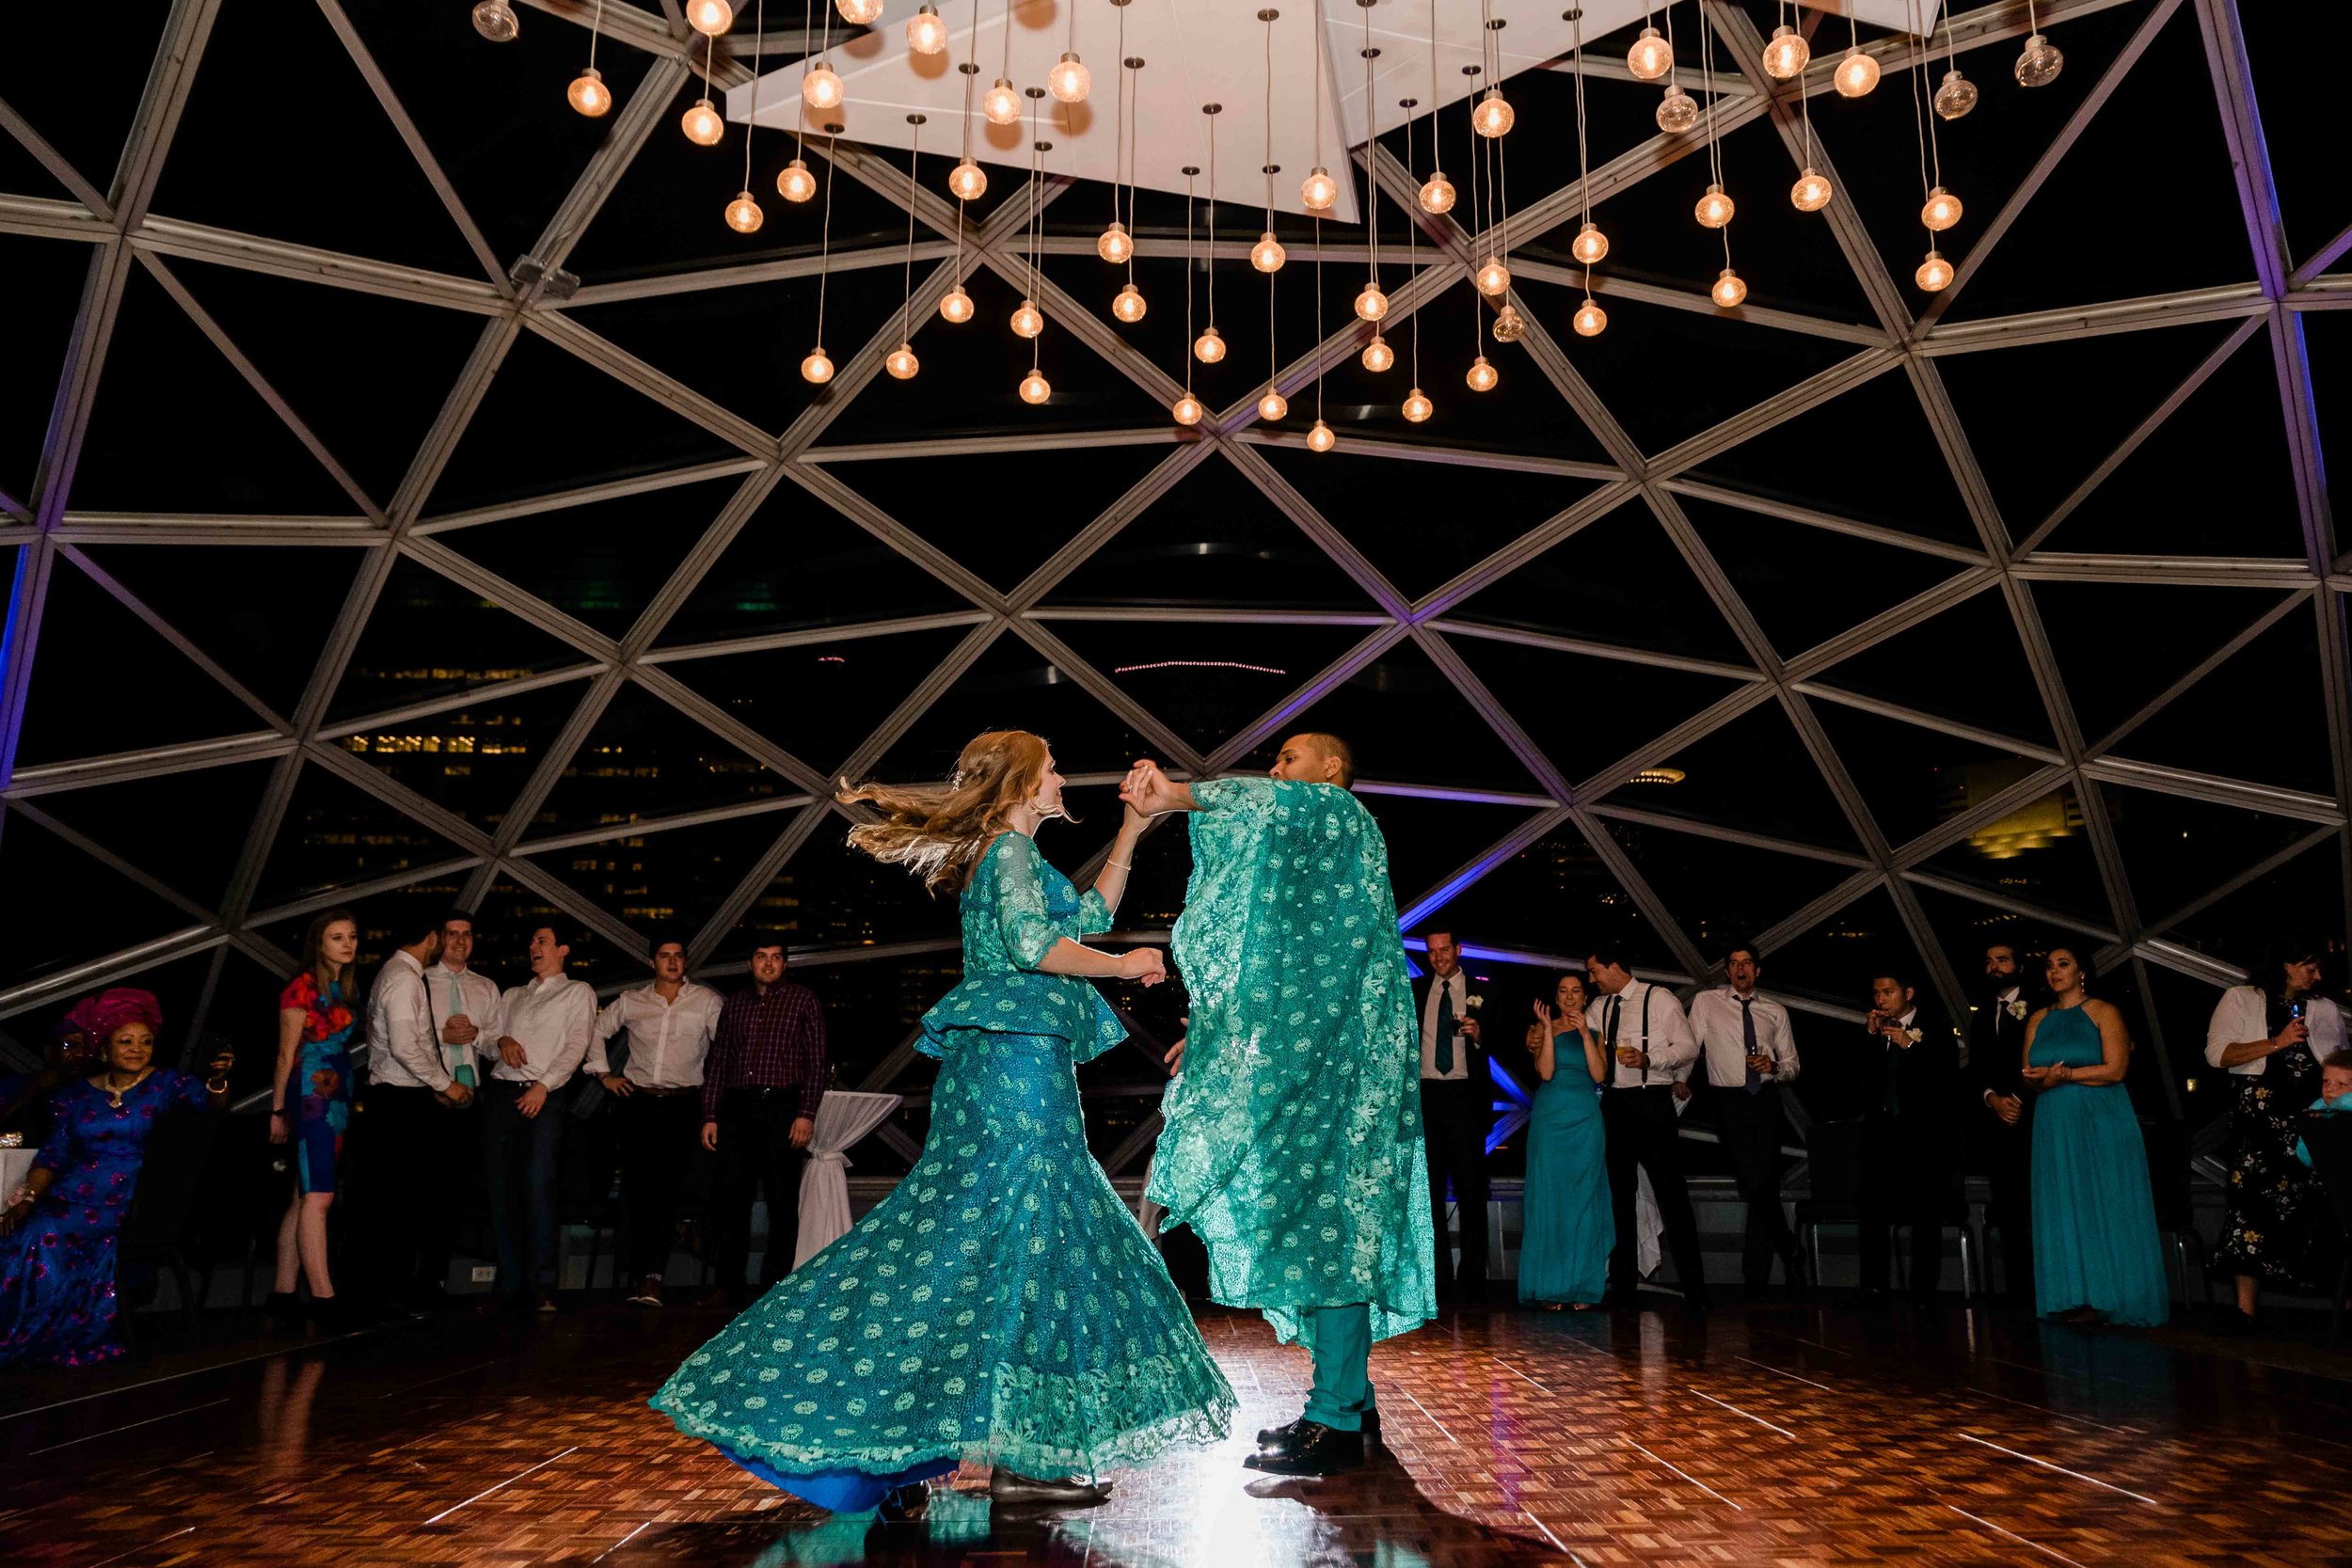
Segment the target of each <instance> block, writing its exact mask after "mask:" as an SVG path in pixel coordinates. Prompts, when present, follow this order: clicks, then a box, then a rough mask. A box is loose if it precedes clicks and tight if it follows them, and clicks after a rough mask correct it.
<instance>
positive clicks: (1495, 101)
mask: <svg viewBox="0 0 2352 1568" xmlns="http://www.w3.org/2000/svg"><path fill="white" fill-rule="evenodd" d="M1518 118H1519V117H1518V115H1517V114H1516V113H1514V112H1513V111H1512V108H1511V103H1510V101H1509V100H1508V99H1506V98H1504V97H1503V96H1502V88H1501V87H1488V88H1487V89H1486V97H1484V98H1482V99H1480V100H1479V101H1478V107H1477V108H1475V109H1473V110H1471V111H1470V125H1471V126H1472V127H1473V128H1474V129H1475V130H1476V131H1477V132H1478V134H1479V135H1482V136H1500V135H1502V134H1503V133H1505V132H1507V131H1509V130H1510V129H1511V126H1512V122H1513V121H1515V120H1517V119H1518Z"/></svg>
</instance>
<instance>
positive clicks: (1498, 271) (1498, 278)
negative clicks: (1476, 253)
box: [1471, 256, 1511, 299]
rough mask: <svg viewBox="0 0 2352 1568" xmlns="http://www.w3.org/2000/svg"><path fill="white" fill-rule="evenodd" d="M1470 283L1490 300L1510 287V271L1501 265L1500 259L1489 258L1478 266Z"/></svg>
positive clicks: (1495, 257) (1497, 257)
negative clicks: (1475, 285) (1476, 286)
mask: <svg viewBox="0 0 2352 1568" xmlns="http://www.w3.org/2000/svg"><path fill="white" fill-rule="evenodd" d="M1471 281H1472V282H1474V283H1476V284H1477V285H1478V292H1479V293H1482V294H1485V295H1486V297H1487V298H1488V299H1492V298H1494V297H1495V296H1496V295H1498V294H1500V293H1504V292H1505V291H1506V290H1508V289H1509V288H1510V287H1511V269H1510V268H1509V267H1506V266H1504V265H1503V264H1502V257H1500V256H1489V257H1487V258H1486V260H1485V261H1481V262H1480V263H1479V264H1478V271H1477V272H1476V273H1474V274H1473V275H1472V276H1471Z"/></svg>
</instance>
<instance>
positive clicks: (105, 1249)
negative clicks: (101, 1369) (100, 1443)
mask: <svg viewBox="0 0 2352 1568" xmlns="http://www.w3.org/2000/svg"><path fill="white" fill-rule="evenodd" d="M69 1022H70V1023H71V1024H72V1028H73V1030H74V1031H75V1032H78V1033H79V1034H81V1035H82V1036H83V1037H84V1038H86V1039H88V1040H91V1041H94V1042H96V1044H97V1046H98V1049H99V1064H100V1065H99V1069H98V1070H97V1071H96V1072H95V1073H93V1074H92V1075H91V1076H89V1077H87V1078H85V1079H80V1080H78V1081H76V1082H74V1083H71V1084H68V1085H66V1086H65V1087H63V1088H62V1089H60V1090H58V1091H57V1093H56V1096H55V1098H54V1099H53V1100H52V1101H51V1108H52V1110H53V1112H54V1114H55V1116H56V1125H55V1126H54V1127H53V1128H52V1129H51V1130H50V1135H49V1138H48V1140H47V1141H46V1142H44V1143H43V1144H42V1145H41V1146H40V1155H39V1156H38V1157H37V1158H36V1159H35V1160H34V1162H33V1170H32V1174H31V1175H30V1176H28V1177H26V1178H25V1180H24V1196H21V1197H17V1198H15V1199H13V1200H12V1201H10V1202H9V1204H8V1207H7V1208H6V1209H0V1238H5V1239H0V1366H8V1365H12V1364H13V1363H16V1362H20V1361H48V1362H54V1363H57V1364H59V1365H63V1366H69V1367H82V1366H87V1365H89V1364H90V1363H91V1362H93V1361H104V1360H107V1359H110V1358H111V1357H114V1356H118V1355H120V1354H122V1346H121V1344H120V1343H119V1342H118V1341H117V1340H116V1338H115V1332H114V1330H115V1300H116V1298H115V1244H116V1242H117V1241H118V1239H119V1237H120V1235H121V1232H122V1219H123V1215H124V1214H125V1213H126V1212H128V1211H129V1209H130V1207H131V1199H132V1198H133V1197H134V1196H136V1195H137V1193H138V1184H139V1168H140V1166H141V1164H143V1163H144V1162H145V1159H146V1150H147V1139H148V1134H150V1133H151V1132H153V1131H154V1130H155V1121H156V1117H158V1116H159V1115H160V1114H162V1113H164V1112H166V1111H168V1110H170V1109H172V1108H173V1107H175V1106H199V1107H205V1108H209V1109H211V1110H215V1111H217V1110H218V1109H220V1107H221V1106H222V1105H224V1104H226V1103H227V1102H228V1099H229V1069H230V1067H231V1066H232V1065H233V1062H234V1058H233V1057H231V1056H230V1053H228V1052H225V1051H224V1052H222V1053H220V1054H219V1055H217V1056H215V1057H214V1058H213V1060H212V1063H211V1072H212V1076H211V1077H210V1078H209V1079H204V1078H197V1077H192V1076H191V1075H189V1074H187V1073H184V1072H175V1071H173V1070H172V1069H169V1068H159V1067H157V1066H156V1065H155V1035H156V1033H157V1031H159V1030H160V1029H162V1027H163V1023H164V1018H163V1012H162V1009H160V1008H159V1007H157V1006H156V1005H155V998H154V997H153V996H152V995H151V994H150V993H149V992H147V991H143V990H132V989H130V988H128V987H118V988H116V989H115V990H109V991H104V992H102V993H100V994H99V995H97V996H93V997H90V998H88V999H87V1000H85V1001H83V1002H81V1003H78V1004H76V1005H75V1006H74V1008H73V1011H72V1014H71V1015H70V1016H69Z"/></svg>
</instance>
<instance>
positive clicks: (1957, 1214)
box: [1893, 1177, 1978, 1300]
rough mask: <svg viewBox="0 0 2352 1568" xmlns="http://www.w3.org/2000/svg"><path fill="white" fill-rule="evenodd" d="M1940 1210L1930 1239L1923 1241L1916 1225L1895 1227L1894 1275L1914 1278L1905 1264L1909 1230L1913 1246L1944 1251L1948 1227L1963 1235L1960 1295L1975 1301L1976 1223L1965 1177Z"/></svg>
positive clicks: (1946, 1198) (1943, 1202)
mask: <svg viewBox="0 0 2352 1568" xmlns="http://www.w3.org/2000/svg"><path fill="white" fill-rule="evenodd" d="M1939 1209H1940V1212H1939V1214H1938V1216H1937V1220H1936V1230H1935V1235H1934V1237H1933V1238H1932V1239H1931V1240H1928V1241H1925V1242H1923V1241H1922V1239H1921V1238H1920V1236H1919V1234H1918V1231H1917V1228H1916V1227H1910V1226H1903V1225H1898V1226H1896V1227H1894V1237H1893V1240H1894V1243H1895V1244H1894V1253H1895V1277H1896V1278H1898V1279H1908V1278H1910V1277H1911V1276H1910V1274H1909V1273H1908V1271H1907V1270H1906V1269H1905V1267H1904V1263H1903V1258H1904V1254H1903V1248H1902V1243H1903V1236H1904V1235H1905V1233H1906V1232H1908V1233H1909V1234H1910V1236H1911V1244H1912V1245H1913V1246H1921V1245H1930V1246H1933V1247H1934V1248H1935V1249H1936V1251H1937V1253H1938V1254H1941V1253H1942V1252H1943V1250H1944V1232H1945V1231H1947V1230H1949V1231H1951V1232H1953V1233H1954V1234H1955V1235H1957V1236H1959V1238H1960V1293H1961V1297H1962V1299H1963V1300H1972V1299H1974V1298H1975V1296H1976V1293H1977V1270H1978V1261H1977V1256H1976V1246H1975V1237H1976V1235H1977V1226H1976V1219H1975V1216H1974V1215H1973V1214H1971V1213H1970V1212H1969V1209H1968V1185H1967V1179H1966V1178H1964V1177H1963V1178H1962V1179H1961V1181H1960V1183H1959V1186H1958V1188H1957V1189H1956V1190H1954V1191H1948V1192H1947V1193H1946V1194H1945V1195H1944V1197H1943V1200H1942V1202H1941V1204H1940V1205H1939Z"/></svg>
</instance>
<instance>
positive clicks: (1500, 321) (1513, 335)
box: [1493, 305, 1527, 343]
mask: <svg viewBox="0 0 2352 1568" xmlns="http://www.w3.org/2000/svg"><path fill="white" fill-rule="evenodd" d="M1493 330H1494V335H1495V341H1496V342H1498V343H1516V342H1518V341H1519V334H1520V333H1522V332H1525V331H1526V330H1527V318H1526V317H1524V316H1522V315H1520V314H1519V312H1518V307H1517V306H1513V305H1505V306H1504V307H1503V308H1502V309H1500V310H1497V311H1496V312H1495V325H1494V328H1493Z"/></svg>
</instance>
